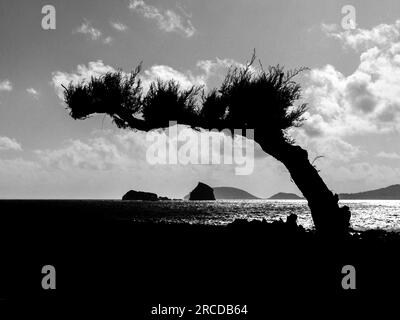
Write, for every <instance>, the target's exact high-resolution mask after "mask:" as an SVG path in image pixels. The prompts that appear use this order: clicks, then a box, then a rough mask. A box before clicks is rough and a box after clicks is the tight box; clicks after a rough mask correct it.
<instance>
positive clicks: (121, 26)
mask: <svg viewBox="0 0 400 320" xmlns="http://www.w3.org/2000/svg"><path fill="white" fill-rule="evenodd" d="M110 24H111V26H112V27H113V28H114V29H115V30H117V31H126V30H128V27H127V26H126V25H124V24H123V23H122V22H119V21H111V22H110Z"/></svg>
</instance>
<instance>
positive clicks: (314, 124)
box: [304, 20, 400, 136]
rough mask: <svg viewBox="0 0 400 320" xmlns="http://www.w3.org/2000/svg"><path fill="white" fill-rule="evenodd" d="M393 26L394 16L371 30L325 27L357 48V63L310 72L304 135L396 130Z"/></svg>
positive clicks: (398, 82) (397, 49) (399, 68)
mask: <svg viewBox="0 0 400 320" xmlns="http://www.w3.org/2000/svg"><path fill="white" fill-rule="evenodd" d="M331 30H333V28H331ZM399 30H400V20H399V21H397V22H396V23H395V24H391V25H388V24H382V25H378V26H376V27H374V28H372V29H371V30H365V29H356V30H350V31H344V32H339V33H338V32H336V31H330V33H329V35H330V36H332V37H335V38H337V39H339V40H340V41H342V42H343V43H344V44H345V45H346V46H350V47H351V48H353V49H355V50H357V51H359V50H360V53H359V54H360V62H359V65H358V66H357V68H356V70H355V71H354V72H353V73H351V74H350V75H348V76H345V75H344V74H343V73H341V72H340V71H338V70H337V69H336V68H335V67H334V66H332V65H326V66H324V67H322V68H316V69H313V70H311V72H310V73H309V75H308V81H307V84H306V86H305V89H304V98H305V99H306V100H307V101H308V102H309V103H310V111H309V113H308V114H307V116H308V120H307V121H306V123H305V126H304V130H305V132H306V133H307V134H308V135H309V136H318V135H319V136H321V135H328V136H329V135H337V136H346V135H354V134H365V133H389V132H399V130H400V38H399Z"/></svg>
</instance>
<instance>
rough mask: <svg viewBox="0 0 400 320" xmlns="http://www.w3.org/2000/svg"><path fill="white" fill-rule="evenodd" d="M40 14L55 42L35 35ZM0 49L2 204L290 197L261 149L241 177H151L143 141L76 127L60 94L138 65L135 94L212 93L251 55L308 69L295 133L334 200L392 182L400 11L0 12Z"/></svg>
mask: <svg viewBox="0 0 400 320" xmlns="http://www.w3.org/2000/svg"><path fill="white" fill-rule="evenodd" d="M45 5H52V6H53V7H54V8H55V12H56V28H55V29H54V30H44V29H43V28H42V19H43V17H44V16H45V14H43V13H42V8H43V6H45ZM346 5H351V6H352V7H353V8H354V10H355V11H354V13H355V16H354V22H355V26H354V27H355V28H352V29H348V28H347V27H348V26H347V25H346V24H344V23H343V22H344V19H345V18H346V15H347V13H348V12H345V13H342V9H343V7H344V6H346ZM0 41H1V45H0V198H43V199H48V198H106V199H112V198H121V196H122V195H123V194H124V193H125V192H126V191H128V190H130V189H135V190H143V191H150V192H156V193H158V194H159V195H163V196H169V197H174V198H180V197H183V196H184V195H186V194H187V193H188V192H189V191H190V190H191V189H193V188H194V187H195V186H196V184H197V182H198V181H202V182H204V183H207V184H209V185H211V186H214V187H216V186H232V187H238V188H242V189H244V190H246V191H248V192H251V193H253V194H254V195H256V196H259V197H267V196H270V195H272V194H274V193H276V192H279V191H284V192H296V193H298V194H300V192H299V190H298V189H297V187H296V186H295V185H294V183H293V182H291V180H290V176H289V174H288V173H287V171H286V169H285V168H284V166H283V165H282V164H280V163H279V162H277V161H276V160H274V159H273V158H271V157H270V156H268V155H266V154H263V153H262V152H260V150H259V147H258V146H256V157H255V159H254V170H253V172H252V173H251V174H249V175H237V174H235V170H234V169H235V168H234V166H232V165H228V164H221V165H183V164H165V165H154V164H151V163H149V161H148V159H147V158H146V152H147V150H148V148H149V142H148V141H147V140H146V135H145V134H144V133H141V132H132V131H127V130H119V129H116V128H115V126H114V125H113V123H112V122H111V121H110V119H108V118H104V117H103V116H102V115H98V116H94V117H92V118H90V119H87V120H85V121H79V120H73V119H72V118H70V117H69V115H68V111H67V110H66V109H65V104H64V102H63V100H62V90H61V88H62V87H61V85H62V84H68V83H69V82H71V81H72V82H74V83H76V82H77V81H82V80H85V79H88V78H90V76H93V75H94V76H100V75H102V74H104V73H105V72H107V71H113V70H117V69H119V68H120V69H122V70H123V71H124V72H129V71H130V70H132V69H134V68H135V67H136V66H137V65H138V64H139V63H140V62H142V63H143V68H142V74H141V77H142V79H143V81H144V83H145V84H149V83H150V82H151V81H154V80H156V79H158V78H159V79H164V80H168V79H175V80H176V81H178V82H180V83H181V84H182V86H184V87H186V86H190V85H193V84H194V85H203V86H204V87H205V89H206V90H209V89H211V88H213V87H215V86H217V85H218V84H220V83H221V81H222V79H223V76H224V74H225V73H226V71H227V68H228V67H229V66H230V65H241V64H244V63H246V61H247V60H248V59H249V58H250V56H251V54H252V52H253V49H256V53H257V57H258V59H260V61H262V64H263V65H264V66H268V65H276V64H278V63H279V64H280V65H284V66H285V67H286V68H287V69H291V68H296V67H300V66H306V67H308V68H309V71H307V72H304V73H303V74H302V75H300V76H299V77H298V78H297V80H298V81H299V83H301V85H302V87H303V99H304V101H305V102H307V103H308V104H309V110H308V113H307V115H306V118H307V120H306V121H305V123H304V125H303V127H302V128H299V129H295V130H293V131H292V132H291V135H292V136H293V137H294V138H295V139H296V143H298V144H299V145H301V146H302V147H304V148H306V149H307V150H308V151H309V158H310V160H311V161H313V160H314V159H315V162H314V164H315V165H316V167H317V168H318V170H320V174H321V175H322V177H323V178H324V180H325V181H326V183H327V185H328V186H329V187H330V188H331V189H332V190H333V191H334V192H337V193H339V192H357V191H362V190H368V189H373V188H379V187H384V186H387V185H390V184H395V183H399V182H400V144H399V142H400V141H399V130H400V2H399V1H397V0H393V1H392V0H383V1H371V0H363V1H351V2H349V1H329V2H327V1H317V0H315V1H314V0H306V1H298V0H297V1H296V0H291V1H290V0H282V1H265V0H196V1H195V0H162V1H161V0H159V1H155V0H154V1H152V0H143V1H141V0H115V1H107V0H81V1H65V0H64V1H62V0H49V1H48V0H46V1H39V0H18V1H15V0H14V1H11V0H1V1H0ZM203 134H206V133H203ZM317 157H318V158H317ZM316 158H317V159H316Z"/></svg>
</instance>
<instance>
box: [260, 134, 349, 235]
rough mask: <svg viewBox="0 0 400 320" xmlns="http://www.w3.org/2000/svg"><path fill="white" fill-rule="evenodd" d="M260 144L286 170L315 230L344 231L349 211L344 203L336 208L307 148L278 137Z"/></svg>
mask: <svg viewBox="0 0 400 320" xmlns="http://www.w3.org/2000/svg"><path fill="white" fill-rule="evenodd" d="M260 145H261V147H262V148H263V150H264V151H265V152H267V153H268V154H270V155H271V156H273V157H274V158H275V159H277V160H279V161H280V162H282V163H283V164H284V165H285V167H286V168H287V169H288V170H289V173H290V175H291V177H292V179H293V181H294V182H295V183H296V185H297V187H298V188H299V189H300V191H301V192H302V193H303V196H304V197H305V198H306V200H307V201H308V206H309V207H310V210H311V215H312V218H313V221H314V225H315V227H316V229H317V231H318V232H320V233H323V234H330V235H343V234H346V233H347V232H348V228H349V223H350V215H351V213H350V210H349V208H348V207H347V206H344V207H339V205H338V201H339V197H338V195H337V194H333V193H332V192H331V191H330V190H329V189H328V187H327V186H326V184H325V182H324V181H323V180H322V178H321V177H320V175H319V174H318V171H317V170H316V169H315V167H314V166H313V165H312V164H311V163H310V161H309V159H308V153H307V151H306V150H304V149H302V148H301V147H299V146H296V145H292V144H290V143H288V142H286V141H282V140H281V143H279V144H274V145H273V146H272V147H271V146H270V145H268V144H267V143H265V141H262V142H261V143H260Z"/></svg>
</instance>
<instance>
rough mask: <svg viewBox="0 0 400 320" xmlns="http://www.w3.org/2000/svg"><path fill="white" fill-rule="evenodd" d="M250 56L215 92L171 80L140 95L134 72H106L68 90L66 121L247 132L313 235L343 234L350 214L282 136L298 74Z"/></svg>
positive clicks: (295, 108)
mask: <svg viewBox="0 0 400 320" xmlns="http://www.w3.org/2000/svg"><path fill="white" fill-rule="evenodd" d="M254 61H255V55H253V57H252V59H251V60H250V62H248V63H247V64H246V65H245V66H243V67H231V68H230V70H229V71H228V74H227V75H226V77H225V80H224V81H223V83H222V85H221V86H220V88H219V89H214V90H212V91H210V92H208V93H205V92H204V90H202V87H196V86H193V87H192V88H190V89H182V87H181V86H180V85H179V83H177V82H175V81H174V80H170V81H167V82H163V81H160V80H158V81H156V82H154V83H152V84H151V86H150V88H149V90H148V91H147V92H143V86H142V83H141V80H140V76H139V74H140V70H141V66H140V65H139V67H137V68H136V69H135V70H134V71H132V72H131V73H130V74H129V75H128V76H126V75H124V74H123V73H122V71H117V72H109V73H107V74H105V75H103V76H100V77H97V78H91V80H90V81H87V82H81V83H79V84H73V83H71V84H69V86H68V87H67V88H65V92H64V96H65V102H66V104H67V107H68V109H69V111H70V115H71V116H72V118H74V119H85V118H87V117H89V116H90V115H92V114H97V113H104V114H107V115H109V116H110V117H111V118H112V119H113V121H114V122H115V124H116V125H117V126H118V127H120V128H129V129H134V130H141V131H149V130H152V129H159V128H166V127H168V125H169V121H177V122H178V123H179V124H183V125H188V126H190V127H192V128H204V129H219V130H222V129H226V128H227V129H231V130H233V129H240V128H241V129H243V130H245V129H254V140H255V141H256V142H257V143H258V144H259V145H260V146H261V148H262V149H263V150H264V151H265V152H266V153H268V154H269V155H271V156H272V157H274V158H275V159H277V160H279V161H280V162H282V163H283V164H284V165H285V167H286V168H287V169H288V170H289V173H290V175H291V177H292V179H293V181H294V182H295V183H296V185H297V186H298V188H299V189H300V191H301V192H302V193H303V195H304V197H305V198H306V199H307V201H308V205H309V207H310V209H311V214H312V218H313V221H314V224H315V227H316V229H317V230H318V231H320V232H322V233H325V234H336V235H337V234H344V233H346V232H347V230H348V226H349V220H350V211H349V209H348V207H346V206H345V207H342V208H340V207H339V205H338V200H339V199H338V196H337V195H336V194H333V193H332V192H331V191H330V190H329V189H328V188H327V186H326V185H325V183H324V181H323V180H322V178H321V177H320V176H319V174H318V171H317V170H316V168H315V167H314V166H313V165H312V163H310V161H309V159H308V154H307V151H306V150H304V149H302V148H301V147H300V146H298V145H295V141H294V140H293V139H292V138H291V137H290V136H289V135H288V130H289V129H290V128H293V127H299V126H301V125H302V123H303V121H304V117H303V116H304V113H305V111H306V110H307V105H306V104H298V105H296V102H297V101H298V100H299V99H300V98H301V87H300V85H299V84H298V83H296V82H295V81H294V77H296V76H297V75H298V74H299V73H301V72H303V71H304V70H305V68H300V69H295V70H292V71H288V72H286V73H285V72H284V69H283V67H281V66H279V65H278V66H273V67H269V68H268V70H267V71H265V70H264V68H263V67H262V65H261V63H260V68H259V69H257V70H256V69H255V68H253V64H254Z"/></svg>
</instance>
